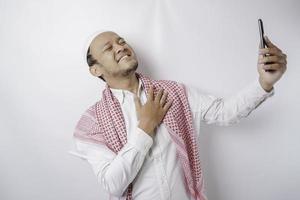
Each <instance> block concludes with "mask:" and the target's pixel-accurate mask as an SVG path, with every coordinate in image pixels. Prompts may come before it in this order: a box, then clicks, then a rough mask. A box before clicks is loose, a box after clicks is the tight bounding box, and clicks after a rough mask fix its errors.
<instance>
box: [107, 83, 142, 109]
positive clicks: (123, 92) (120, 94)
mask: <svg viewBox="0 0 300 200" xmlns="http://www.w3.org/2000/svg"><path fill="white" fill-rule="evenodd" d="M138 82H139V83H138V84H139V86H138V97H139V94H140V90H142V89H143V88H142V81H141V80H140V79H139V78H138ZM110 90H111V92H112V93H113V95H114V96H115V97H116V98H117V99H118V100H119V102H120V103H121V104H123V103H124V98H125V95H133V93H132V92H130V91H129V90H123V89H116V88H110Z"/></svg>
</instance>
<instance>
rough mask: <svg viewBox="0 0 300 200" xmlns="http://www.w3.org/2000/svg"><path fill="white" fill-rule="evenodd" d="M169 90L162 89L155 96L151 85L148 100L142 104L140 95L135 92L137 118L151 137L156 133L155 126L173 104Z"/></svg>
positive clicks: (140, 125) (140, 126) (141, 126)
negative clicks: (168, 95) (168, 96)
mask: <svg viewBox="0 0 300 200" xmlns="http://www.w3.org/2000/svg"><path fill="white" fill-rule="evenodd" d="M167 94H168V93H167V92H166V91H164V90H163V89H160V90H159V91H158V93H157V95H156V97H155V98H154V92H153V87H152V86H150V89H149V91H148V95H147V102H146V103H145V104H144V105H142V104H141V101H140V99H139V97H137V95H136V94H135V97H134V103H135V107H136V111H137V118H138V119H139V120H140V121H139V124H138V127H139V128H141V129H143V130H144V131H145V132H146V133H147V134H148V135H150V136H151V137H153V136H154V134H155V128H156V127H157V126H158V125H159V124H160V123H161V121H162V120H163V118H164V116H165V114H166V113H167V111H168V110H169V108H170V107H171V105H172V101H168V102H167V103H166V99H167Z"/></svg>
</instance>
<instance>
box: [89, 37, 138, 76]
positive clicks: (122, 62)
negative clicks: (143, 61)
mask: <svg viewBox="0 0 300 200" xmlns="http://www.w3.org/2000/svg"><path fill="white" fill-rule="evenodd" d="M90 52H91V54H92V56H93V57H94V58H95V59H96V60H97V61H98V62H99V63H100V64H99V65H96V66H94V67H97V71H98V72H100V73H101V74H102V75H103V76H104V79H105V78H110V77H117V76H127V75H128V74H130V73H132V72H134V71H135V70H136V69H137V66H138V62H137V59H136V55H135V53H134V51H133V49H132V48H131V46H129V44H127V43H126V41H125V40H124V39H123V38H122V37H120V36H119V35H117V34H116V33H114V32H104V33H100V34H99V35H98V36H97V37H95V39H94V40H93V41H92V43H91V45H90ZM93 75H96V76H98V75H99V74H93Z"/></svg>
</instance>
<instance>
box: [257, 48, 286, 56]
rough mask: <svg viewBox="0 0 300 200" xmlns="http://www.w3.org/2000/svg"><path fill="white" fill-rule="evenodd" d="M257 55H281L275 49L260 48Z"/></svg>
mask: <svg viewBox="0 0 300 200" xmlns="http://www.w3.org/2000/svg"><path fill="white" fill-rule="evenodd" d="M259 54H260V55H265V54H269V55H283V53H282V52H281V51H280V50H279V49H277V48H261V49H259Z"/></svg>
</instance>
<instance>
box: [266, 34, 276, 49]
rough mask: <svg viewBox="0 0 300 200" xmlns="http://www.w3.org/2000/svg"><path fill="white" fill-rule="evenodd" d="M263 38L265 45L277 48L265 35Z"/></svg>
mask: <svg viewBox="0 0 300 200" xmlns="http://www.w3.org/2000/svg"><path fill="white" fill-rule="evenodd" d="M264 38H265V41H266V43H267V47H273V48H277V49H279V48H278V47H277V46H276V45H275V44H274V43H272V42H271V40H270V39H269V38H268V37H267V36H264Z"/></svg>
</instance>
